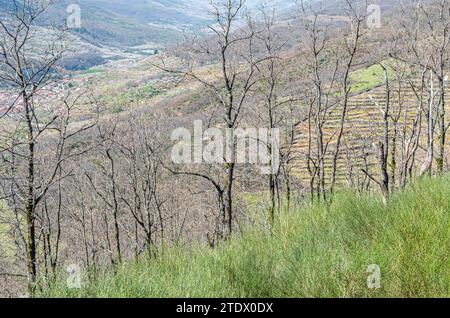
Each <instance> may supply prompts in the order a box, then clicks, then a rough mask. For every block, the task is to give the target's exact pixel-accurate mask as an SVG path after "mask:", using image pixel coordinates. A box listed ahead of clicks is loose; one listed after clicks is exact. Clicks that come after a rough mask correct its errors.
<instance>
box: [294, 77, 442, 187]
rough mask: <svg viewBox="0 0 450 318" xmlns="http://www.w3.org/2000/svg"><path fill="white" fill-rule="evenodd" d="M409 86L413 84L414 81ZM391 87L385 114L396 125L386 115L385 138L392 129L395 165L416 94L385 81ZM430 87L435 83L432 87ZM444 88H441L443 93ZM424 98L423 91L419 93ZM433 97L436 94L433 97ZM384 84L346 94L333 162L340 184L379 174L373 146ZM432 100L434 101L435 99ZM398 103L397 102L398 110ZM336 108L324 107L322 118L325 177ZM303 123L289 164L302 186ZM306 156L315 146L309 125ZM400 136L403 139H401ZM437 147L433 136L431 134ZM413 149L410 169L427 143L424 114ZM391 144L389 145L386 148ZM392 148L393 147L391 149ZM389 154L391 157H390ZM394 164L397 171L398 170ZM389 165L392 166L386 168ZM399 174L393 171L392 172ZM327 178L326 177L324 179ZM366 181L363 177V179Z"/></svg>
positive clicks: (305, 169)
mask: <svg viewBox="0 0 450 318" xmlns="http://www.w3.org/2000/svg"><path fill="white" fill-rule="evenodd" d="M414 86H418V83H415V84H414ZM391 87H392V91H391V98H390V105H391V106H390V107H391V115H392V117H393V118H398V121H397V125H394V121H393V118H391V119H390V140H393V137H394V135H395V134H394V131H395V129H396V130H397V140H396V142H395V145H396V156H395V159H396V161H397V163H400V162H401V158H402V150H403V149H404V148H405V147H406V144H407V143H408V140H409V138H410V136H411V131H412V127H413V122H414V120H415V118H416V115H417V107H418V103H419V102H418V98H417V96H416V94H415V92H414V89H413V88H412V87H411V85H410V84H408V83H401V84H399V83H395V82H393V83H391ZM435 87H436V90H437V88H438V85H437V83H436V85H435ZM449 93H450V87H447V96H448V94H449ZM424 96H425V95H424ZM436 98H437V99H438V97H436ZM385 99H386V88H385V86H384V85H379V86H376V87H375V88H373V89H371V90H368V91H365V92H363V93H359V94H356V95H354V96H352V97H351V98H350V102H349V108H348V115H347V121H346V124H345V127H344V135H343V139H342V144H341V151H340V155H339V158H338V163H337V179H338V180H337V181H338V183H339V184H341V185H345V186H347V185H350V186H355V185H358V184H359V183H361V180H363V179H366V178H367V176H366V175H365V173H364V172H362V169H363V168H364V169H366V170H368V171H370V172H371V173H372V174H374V175H377V173H378V172H379V168H378V166H379V164H378V162H379V160H378V153H379V150H378V147H377V146H376V144H377V143H378V142H379V141H381V140H382V138H383V109H384V107H385V103H386V101H385ZM436 103H437V100H436ZM427 104H428V98H427V97H426V96H425V99H424V108H427V107H428V106H427ZM399 105H402V106H401V108H402V109H400V107H399ZM341 111H342V106H339V107H336V108H335V109H333V110H330V111H329V114H328V116H327V121H326V123H325V125H324V141H325V142H329V146H328V149H327V154H326V156H325V169H326V175H328V177H329V176H330V173H331V171H332V157H333V153H334V152H335V149H336V142H337V134H338V131H339V125H340V119H341V118H340V117H341ZM449 114H450V101H449V100H447V118H449V117H450V116H449ZM308 127H309V125H308V121H307V120H305V121H304V122H302V123H300V124H299V125H298V126H297V128H296V132H297V136H296V141H295V146H294V153H295V158H294V159H293V165H294V167H295V169H294V170H295V173H296V175H297V176H298V177H299V178H300V179H301V180H302V181H303V182H304V183H305V185H307V184H308V180H309V172H308V164H307V154H308V148H309V138H308V131H309V128H308ZM311 135H312V157H313V158H314V157H315V156H316V155H315V153H317V150H316V149H317V147H316V144H315V138H316V134H315V132H314V127H313V128H312V134H311ZM404 136H405V137H404ZM435 138H436V142H435V144H436V145H437V143H438V141H437V138H438V136H437V135H436V137H435ZM419 145H420V146H419V149H418V152H417V157H416V160H415V165H414V169H413V170H414V171H416V172H417V170H419V169H420V167H421V166H422V164H423V162H424V161H425V158H426V147H427V124H426V117H425V116H424V117H423V120H422V126H421V135H420V141H419ZM393 148H394V142H392V144H391V150H392V149H393ZM449 148H450V145H449V146H448V147H447V155H446V163H445V164H446V165H447V166H448V164H449V159H450V151H449V150H450V149H449ZM394 149H395V148H394ZM391 158H392V157H391ZM398 166H399V165H397V169H396V170H398ZM391 169H392V167H391ZM396 174H397V175H398V174H399V171H396ZM328 181H329V180H328ZM366 181H367V179H366Z"/></svg>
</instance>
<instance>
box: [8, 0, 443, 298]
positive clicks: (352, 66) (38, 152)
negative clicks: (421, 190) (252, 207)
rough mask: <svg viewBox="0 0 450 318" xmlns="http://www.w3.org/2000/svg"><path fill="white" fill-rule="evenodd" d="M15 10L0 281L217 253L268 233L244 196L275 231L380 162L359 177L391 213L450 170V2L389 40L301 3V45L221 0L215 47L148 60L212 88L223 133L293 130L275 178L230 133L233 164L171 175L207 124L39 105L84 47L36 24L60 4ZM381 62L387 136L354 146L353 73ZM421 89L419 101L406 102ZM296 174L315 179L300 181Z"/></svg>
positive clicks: (64, 102)
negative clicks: (146, 258)
mask: <svg viewBox="0 0 450 318" xmlns="http://www.w3.org/2000/svg"><path fill="white" fill-rule="evenodd" d="M13 3H14V5H13V6H12V11H11V12H9V15H7V16H6V17H5V16H3V15H2V16H0V78H1V80H2V83H4V85H3V86H5V87H7V88H8V89H9V90H10V91H13V92H14V94H15V96H16V98H15V99H14V100H13V101H11V104H10V105H8V107H7V108H6V109H7V111H5V112H4V113H2V114H0V116H1V119H0V120H1V122H2V129H1V133H0V154H1V162H2V163H1V167H0V185H1V188H0V189H1V190H0V230H3V229H4V228H6V229H7V231H6V232H7V233H8V239H7V240H6V239H4V238H3V237H2V236H0V239H1V240H2V241H5V243H4V244H3V246H2V247H3V248H1V249H0V253H2V250H4V251H3V252H4V253H3V255H2V254H0V266H2V264H3V260H2V258H3V259H6V255H9V257H8V259H10V258H11V255H14V257H13V258H14V259H15V260H16V261H15V262H12V263H11V262H9V265H5V266H4V267H5V268H4V270H3V269H0V276H1V277H0V279H2V278H8V279H11V278H16V277H21V276H25V277H26V278H27V279H28V288H29V292H30V293H31V294H33V293H35V291H36V288H37V287H43V286H45V284H46V283H50V282H51V279H52V278H54V277H55V275H56V274H57V272H58V270H59V269H60V268H61V266H63V264H66V265H67V264H68V263H70V262H72V263H81V262H82V263H83V265H84V266H86V267H88V268H91V269H95V268H98V267H99V266H102V265H107V264H110V266H111V267H113V268H114V267H116V266H117V265H118V264H120V263H121V262H123V261H124V260H127V259H130V258H133V257H134V258H139V257H140V256H141V255H144V254H145V255H150V256H155V255H157V254H158V253H162V252H163V247H164V245H166V244H171V243H181V242H187V241H190V240H192V241H194V240H203V239H206V241H207V242H208V243H209V244H210V245H211V246H213V247H214V246H216V245H217V244H218V243H219V242H221V241H222V240H223V239H226V238H227V237H229V236H230V235H231V234H232V233H233V232H235V231H237V230H239V229H240V228H241V225H242V222H243V220H248V219H250V221H251V222H254V221H256V219H255V218H253V217H251V216H250V215H248V214H245V206H244V204H243V196H242V193H244V192H253V193H254V192H257V191H260V192H261V193H263V197H264V199H263V200H262V201H264V202H265V203H266V204H265V205H264V208H263V209H261V210H263V211H267V217H264V218H261V219H263V220H267V223H264V225H265V226H267V227H268V229H270V228H271V227H272V226H273V224H274V223H275V222H276V216H277V214H278V213H279V212H280V211H281V210H283V209H290V208H291V206H292V205H293V200H294V199H295V198H297V197H306V198H309V199H310V200H311V202H314V201H324V202H327V203H329V202H331V200H332V199H333V193H334V191H335V189H336V188H337V186H338V185H340V183H342V182H341V178H340V175H341V174H342V173H346V171H344V170H345V169H344V170H343V168H342V166H343V165H344V166H345V167H353V166H354V165H355V164H354V163H353V162H352V161H354V160H356V159H355V158H359V159H358V160H360V159H361V160H363V161H364V162H366V163H367V164H366V165H362V166H360V167H358V168H357V170H358V171H357V172H358V173H360V178H362V179H363V180H364V181H363V182H362V184H363V185H362V186H361V185H358V189H360V190H362V189H366V190H367V189H370V188H371V186H370V182H371V183H372V184H376V185H377V186H379V187H380V189H381V191H382V193H383V194H384V196H385V199H386V202H387V201H388V199H389V195H390V193H391V192H392V191H393V190H395V188H397V187H404V186H405V185H406V183H407V181H408V180H409V178H411V177H413V176H415V175H420V174H426V173H432V172H433V171H437V172H438V173H443V172H444V171H445V170H446V163H445V160H446V132H447V130H448V128H449V122H448V120H447V114H446V76H447V73H448V66H449V47H448V46H449V41H450V37H449V26H450V21H449V15H448V10H449V5H448V3H447V1H445V0H433V1H430V2H426V3H422V1H415V0H411V1H408V3H407V4H404V5H402V6H401V7H399V8H397V10H400V12H401V15H399V16H401V19H399V20H393V19H392V20H391V19H389V16H386V17H385V24H384V26H383V28H382V29H370V28H369V27H368V26H367V25H366V22H367V19H368V18H369V16H368V14H370V13H368V12H367V7H368V3H367V2H364V1H353V0H342V5H341V6H340V7H339V10H338V9H336V8H333V10H335V11H334V12H333V13H334V15H333V17H331V16H330V12H329V11H327V10H328V9H327V8H328V7H327V6H326V3H325V2H323V3H319V4H318V3H316V2H314V3H310V2H309V1H304V2H303V1H300V2H299V3H298V6H297V14H296V18H295V20H294V21H295V23H294V25H293V26H291V27H292V28H295V29H298V28H300V29H301V32H300V34H301V36H300V38H299V39H298V40H297V39H296V40H295V41H292V39H291V38H290V36H289V33H290V34H295V32H294V29H290V28H289V27H288V29H287V30H288V31H289V32H286V27H285V26H281V25H280V24H278V23H277V15H276V12H275V11H274V10H272V9H268V8H267V7H261V8H260V10H258V12H257V13H256V15H255V17H254V18H252V17H251V16H250V14H248V13H247V11H246V10H245V1H244V0H224V1H219V2H217V1H211V8H212V11H211V14H212V18H213V20H214V22H213V23H212V24H211V26H210V36H208V37H202V38H200V39H194V40H192V41H189V42H187V43H184V44H183V45H182V46H180V47H179V48H176V49H174V50H173V52H171V54H170V56H167V57H166V58H163V59H162V60H160V61H159V60H158V61H156V59H152V60H151V61H152V62H151V63H152V65H153V66H155V67H156V68H158V69H159V70H163V71H164V72H167V73H169V74H171V75H172V76H174V77H177V78H179V79H180V80H189V81H190V82H192V83H194V82H196V83H197V84H200V85H201V86H202V87H203V88H204V90H202V93H201V95H202V98H201V99H200V100H201V101H202V105H197V107H198V108H199V109H200V111H199V116H201V118H202V119H204V120H205V122H208V123H209V126H210V127H218V128H222V129H228V130H230V131H233V130H235V129H237V128H242V127H260V128H269V129H273V128H280V129H281V130H282V132H283V133H282V137H283V138H282V141H281V143H282V144H281V146H280V147H275V148H273V147H272V145H269V144H267V147H268V150H269V152H270V153H272V152H274V151H276V152H279V153H278V154H277V155H278V156H279V157H280V161H279V163H278V165H279V167H276V168H277V169H275V170H274V171H276V173H275V174H271V175H269V176H261V175H260V174H259V173H258V172H257V171H255V169H254V167H252V166H250V165H240V164H236V163H235V161H234V160H233V159H234V157H235V156H236V142H237V140H236V138H235V137H233V136H232V138H231V139H232V141H233V142H232V143H230V145H231V146H230V149H227V150H228V153H229V154H230V155H231V158H230V159H231V160H229V161H228V163H226V164H200V165H186V166H180V165H174V164H172V163H171V160H170V146H171V144H170V140H169V139H170V134H171V131H172V130H173V129H175V128H177V127H178V126H182V125H183V124H189V123H190V120H191V119H197V118H193V116H194V115H195V114H194V115H193V114H186V113H185V114H184V117H183V118H176V119H174V118H173V117H171V116H170V115H167V114H166V113H162V114H158V115H156V114H154V113H152V112H151V111H149V110H148V109H139V110H135V111H131V112H129V113H127V114H126V116H123V115H119V116H113V117H111V116H100V115H101V114H102V112H103V105H102V104H101V102H99V101H98V100H97V99H96V98H95V97H94V96H91V95H90V94H89V92H83V93H78V95H75V94H74V93H73V92H72V93H70V92H69V94H67V95H66V96H59V98H58V99H56V100H49V101H48V102H46V103H45V104H42V102H38V99H37V98H36V96H37V95H39V94H40V92H41V91H42V90H43V89H44V88H45V87H46V86H47V85H48V84H49V83H51V82H53V81H57V80H58V79H59V78H60V75H61V74H60V73H59V72H58V64H59V61H61V58H62V57H63V56H64V54H65V52H67V51H68V50H69V49H71V48H70V46H69V45H68V43H66V41H65V40H64V39H65V37H64V34H65V31H62V32H57V33H55V34H54V36H53V37H52V39H51V40H49V41H48V42H46V43H44V44H42V43H40V45H36V41H35V39H36V37H39V36H40V32H42V29H40V28H38V27H37V26H36V21H37V20H38V19H39V17H41V16H42V15H43V14H44V13H45V11H46V9H47V8H48V5H50V4H49V2H47V1H38V0H21V1H19V0H14V1H13ZM336 10H338V11H336ZM392 10H393V11H392V12H395V11H394V9H392ZM387 21H392V22H391V23H390V24H388V23H387ZM283 28H284V29H283ZM291 31H292V32H291ZM286 33H287V34H286ZM283 34H284V35H283ZM377 37H389V38H390V40H391V42H390V44H388V43H385V42H383V41H381V40H380V39H377ZM293 42H294V43H293ZM298 43H300V45H299V48H298V49H297V51H296V54H295V57H291V56H290V55H289V54H290V52H292V45H294V46H295V45H298ZM174 60H175V61H176V67H173V66H172V65H173V63H172V62H173V61H174ZM169 62H170V63H169ZM377 63H378V64H379V65H380V68H381V69H382V70H383V73H384V85H383V86H382V87H381V88H377V89H378V90H380V89H381V90H382V94H383V96H384V104H380V103H379V102H378V100H375V99H374V100H373V104H374V105H375V106H374V107H375V108H376V109H378V111H379V118H380V119H379V121H378V122H377V123H375V124H377V125H379V126H380V127H381V133H380V134H374V135H373V136H366V137H363V138H362V139H364V138H367V140H365V139H364V140H362V141H361V144H363V146H360V145H359V141H358V146H355V144H352V143H354V140H352V138H351V136H349V130H351V126H352V125H353V123H352V121H351V120H350V119H349V114H350V113H351V109H350V105H351V100H352V98H353V95H354V94H355V92H357V91H356V86H357V84H358V83H356V82H355V80H354V79H353V78H352V73H353V72H354V71H355V70H357V69H360V68H363V67H365V66H367V65H372V64H377ZM205 69H208V70H210V72H209V74H207V75H205V71H204V70H205ZM411 91H412V92H413V94H412V95H413V99H410V98H409V97H408V98H407V96H409V95H411V94H410V93H409V92H411ZM203 102H204V103H203ZM369 103H370V101H369ZM199 106H200V107H199ZM87 107H89V108H90V109H95V110H96V111H95V113H96V115H95V116H93V117H92V118H91V120H89V121H86V122H82V123H80V122H76V121H75V120H74V116H75V115H76V114H77V113H79V112H83V110H85V109H86V108H87ZM366 125H367V124H366ZM299 127H300V128H299ZM302 127H303V128H302ZM424 130H426V133H425V134H424ZM424 136H425V138H426V143H425V147H424V146H423V145H424V143H423V142H422V141H423V140H422V139H423V138H424ZM367 143H371V144H372V145H369V148H371V150H370V151H368V149H367V148H366V144H367ZM299 144H304V145H305V147H303V148H302V147H300V148H302V149H300V148H299ZM373 144H375V145H373ZM436 145H437V146H436ZM423 148H425V150H426V152H427V156H426V157H425V158H424V160H423V162H422V158H421V157H420V152H421V151H422V152H423V151H424V149H423ZM436 149H437V150H436ZM370 156H372V157H374V156H375V158H376V164H375V167H374V166H373V165H370V164H369V161H370V160H371V158H370ZM299 163H300V165H303V166H304V167H306V168H305V171H306V176H307V182H301V180H299V178H298V175H299V174H301V171H300V170H301V169H300V168H299V167H298V165H299ZM418 166H419V168H417V167H418ZM434 167H435V168H434ZM350 170H351V169H350V168H349V169H348V171H350ZM352 173H353V172H352ZM352 173H350V172H348V174H349V175H351V174H352ZM300 179H301V178H300ZM350 179H351V178H350ZM358 184H359V183H358ZM366 184H367V186H366ZM350 185H353V184H352V183H351V182H350ZM265 193H267V200H266V199H265V197H266V195H265ZM6 250H7V251H6ZM8 266H9V267H8ZM25 268H26V274H24V272H25V270H24V269H25ZM90 273H95V271H91V272H90Z"/></svg>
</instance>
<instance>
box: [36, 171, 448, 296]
mask: <svg viewBox="0 0 450 318" xmlns="http://www.w3.org/2000/svg"><path fill="white" fill-rule="evenodd" d="M449 198H450V178H446V179H442V180H437V179H432V180H431V179H430V180H428V179H427V180H423V181H421V182H418V183H416V184H415V185H413V186H411V187H409V188H408V189H407V190H405V191H404V192H403V193H401V194H397V195H395V196H394V197H393V199H392V201H391V203H390V205H389V207H388V208H385V207H384V206H383V204H382V203H381V201H380V199H379V198H377V197H368V196H358V195H355V194H352V193H346V192H343V193H340V194H339V195H338V196H337V197H336V198H335V200H334V202H335V203H334V204H333V205H332V206H331V208H330V209H329V210H328V211H327V209H325V208H323V207H314V208H307V207H305V208H304V209H300V210H298V211H295V213H290V214H287V215H284V216H282V217H281V218H280V223H279V224H278V225H277V228H276V230H275V231H274V235H273V236H270V235H267V234H264V232H263V231H260V230H258V229H252V230H250V231H248V232H247V233H246V234H245V235H244V236H243V237H241V238H235V239H233V240H231V241H230V242H229V243H226V244H224V245H223V246H222V247H220V248H218V249H216V250H211V249H206V248H201V247H197V248H194V249H193V250H191V251H190V252H188V251H185V250H181V249H177V248H171V249H168V250H167V251H165V254H164V256H162V257H160V258H159V259H157V260H149V261H147V260H144V261H141V262H139V263H135V264H128V265H124V266H123V268H121V269H119V270H118V273H117V275H115V276H114V275H112V274H111V273H105V274H102V275H100V278H99V279H98V280H97V281H96V282H94V283H92V284H90V285H85V286H84V288H83V289H81V290H76V291H73V290H72V291H69V290H66V289H65V288H64V287H63V286H64V284H63V283H64V280H63V279H62V280H61V281H60V282H59V283H58V284H56V285H55V286H54V287H53V288H52V289H51V290H49V291H47V293H46V294H44V295H43V296H64V297H66V296H76V297H78V296H84V297H180V296H182V297H213V296H214V297H385V296H387V297H393V296H398V297H429V296H437V297H448V296H450V265H449V264H450V253H449V250H450V199H449ZM370 264H378V265H379V266H380V267H381V272H382V281H381V285H382V288H381V289H380V290H376V291H373V290H372V291H371V290H369V289H368V288H367V283H366V282H367V277H368V275H369V274H367V273H366V270H367V267H368V265H370Z"/></svg>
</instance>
